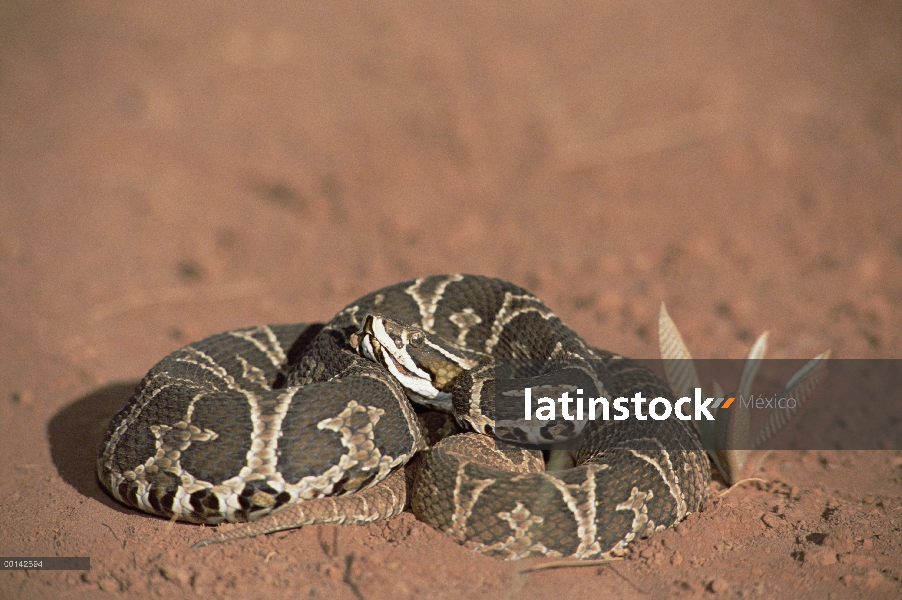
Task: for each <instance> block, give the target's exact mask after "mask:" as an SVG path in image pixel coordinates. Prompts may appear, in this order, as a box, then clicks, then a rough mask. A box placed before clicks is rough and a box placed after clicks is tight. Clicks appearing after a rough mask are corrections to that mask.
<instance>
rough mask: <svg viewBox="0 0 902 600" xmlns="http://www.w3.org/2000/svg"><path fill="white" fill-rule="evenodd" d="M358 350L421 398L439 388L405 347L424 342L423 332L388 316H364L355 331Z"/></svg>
mask: <svg viewBox="0 0 902 600" xmlns="http://www.w3.org/2000/svg"><path fill="white" fill-rule="evenodd" d="M357 339H358V340H359V345H358V351H359V352H360V353H361V354H363V355H364V356H366V357H367V358H369V359H371V360H373V361H375V362H377V363H379V364H381V365H382V366H384V367H385V368H386V369H388V370H389V372H390V373H391V374H392V376H393V377H394V378H395V379H396V380H398V382H399V383H400V384H401V385H402V386H403V387H404V389H405V390H407V391H408V392H409V393H413V394H415V395H417V396H420V397H422V398H436V397H437V396H439V395H440V394H442V391H441V390H439V389H437V388H436V387H435V385H434V384H433V381H432V375H431V374H430V373H429V372H428V371H427V370H425V369H423V368H421V367H420V366H419V365H417V363H416V361H415V360H414V359H413V358H412V357H411V356H410V352H409V351H408V347H414V348H416V347H419V346H421V345H422V344H423V332H422V331H420V330H418V329H410V328H405V327H404V326H403V325H402V324H400V323H398V322H396V321H393V320H392V319H389V318H387V317H381V316H378V315H367V317H366V319H365V320H364V323H363V328H362V329H361V331H360V332H359V333H358V334H357Z"/></svg>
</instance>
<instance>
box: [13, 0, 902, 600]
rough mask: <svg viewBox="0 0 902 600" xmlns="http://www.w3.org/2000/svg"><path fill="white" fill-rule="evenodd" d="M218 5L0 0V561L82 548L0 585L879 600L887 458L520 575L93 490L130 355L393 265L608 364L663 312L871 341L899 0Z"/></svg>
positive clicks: (292, 310) (878, 339) (812, 343)
mask: <svg viewBox="0 0 902 600" xmlns="http://www.w3.org/2000/svg"><path fill="white" fill-rule="evenodd" d="M220 4H221V3H215V2H192V3H176V2H163V3H160V2H128V3H122V2H102V1H96V2H86V1H85V2H47V1H43V2H42V1H37V0H35V1H31V2H3V3H2V4H0V44H2V46H0V161H2V162H0V300H2V306H0V432H2V440H0V554H2V555H4V556H51V555H61V556H90V557H91V570H90V571H89V572H86V573H82V572H77V571H69V572H66V571H57V572H49V571H48V572H28V573H25V572H21V571H17V572H0V596H3V597H6V598H13V597H17V598H59V597H71V598H93V597H97V598H100V597H109V596H130V597H143V596H147V595H151V596H166V597H169V596H198V597H201V596H203V597H211V596H232V597H254V598H280V597H285V598H289V597H290V598H306V597H311V598H312V597H317V598H331V597H337V598H366V599H368V600H369V599H378V598H390V599H396V598H406V597H425V598H450V597H462V596H466V597H485V598H499V597H511V598H512V597H518V598H519V597H522V598H542V597H554V598H593V597H600V596H604V597H610V598H640V597H641V598H658V597H665V596H679V597H709V596H716V597H726V598H730V597H736V598H779V597H795V598H823V597H835V598H869V599H873V598H898V597H900V596H902V533H900V528H902V501H900V496H902V453H900V452H899V451H893V450H887V451H873V452H865V451H842V452H841V451H829V452H827V451H810V452H783V453H778V454H775V455H772V456H771V457H770V458H769V459H768V460H767V461H766V462H765V463H764V465H763V467H762V469H761V471H760V473H758V475H759V476H760V477H761V478H763V479H764V480H766V481H767V483H766V484H761V485H755V484H746V485H743V486H740V487H739V488H737V489H735V490H733V491H732V492H731V493H730V494H729V495H727V496H724V497H722V498H715V499H712V500H711V501H709V502H708V503H707V504H706V505H705V506H704V510H703V511H702V512H701V513H698V514H695V515H692V516H690V517H689V518H688V519H687V520H686V521H685V522H684V523H683V524H681V525H680V526H679V527H678V528H676V529H675V530H669V531H666V532H664V533H661V534H658V535H655V536H653V537H652V538H650V539H648V540H643V541H641V542H639V543H637V544H635V546H634V547H633V551H632V554H631V555H630V556H629V557H628V558H627V559H626V560H623V561H620V562H615V563H611V564H609V565H604V566H600V567H583V568H568V569H560V570H553V571H537V572H530V573H521V570H523V569H524V568H525V567H528V566H530V565H535V564H540V563H542V562H547V561H521V562H519V563H505V562H501V561H498V560H495V559H491V558H487V557H484V556H481V555H476V554H474V553H473V552H471V551H470V550H468V549H467V548H464V547H460V546H458V545H457V544H455V543H453V542H452V541H451V540H449V539H448V538H446V537H445V536H444V535H443V534H441V533H440V532H437V531H434V530H432V529H431V528H430V527H428V526H426V525H425V524H423V523H420V522H418V521H417V520H416V519H415V518H414V517H413V516H412V515H411V514H407V513H405V514H404V515H402V516H401V517H399V518H396V519H394V520H392V521H389V522H382V523H376V524H372V525H369V526H365V527H337V526H314V527H307V528H305V529H301V530H296V531H291V532H285V533H280V534H276V535H271V536H266V537H261V538H257V539H252V540H244V541H240V542H237V543H232V544H228V545H223V546H217V547H210V548H205V549H202V550H192V549H190V547H189V546H190V545H191V543H192V542H194V541H197V540H198V539H200V538H202V537H204V536H206V535H207V533H208V531H204V530H202V529H201V528H199V527H196V526H192V525H185V524H175V523H169V522H167V521H165V520H161V519H158V518H153V517H149V516H145V515H143V514H140V513H138V512H136V511H133V510H129V509H127V508H125V507H123V506H120V505H118V504H117V503H115V502H114V501H113V500H111V499H110V498H109V497H108V496H107V495H106V494H105V493H104V492H103V491H102V490H101V489H100V487H99V486H98V484H97V483H96V481H95V479H94V474H93V469H94V467H93V462H94V458H95V455H96V451H97V445H98V443H99V439H100V436H101V435H102V434H103V431H104V429H105V427H106V423H107V421H108V419H109V418H110V416H111V415H112V414H113V413H114V412H115V411H116V409H117V408H118V406H120V405H121V404H122V403H123V402H125V401H126V399H127V397H128V395H129V393H130V391H131V388H132V386H133V385H134V384H135V383H136V381H137V380H138V379H139V378H140V377H141V376H142V375H143V374H144V373H145V372H146V371H147V369H148V368H149V367H150V366H151V365H153V363H155V362H156V361H157V360H158V359H160V358H161V357H162V356H164V355H165V354H166V353H168V352H170V351H171V350H173V349H175V348H177V347H179V346H181V345H184V344H186V343H188V342H190V341H193V340H196V339H198V338H201V337H203V336H206V335H209V334H213V333H216V332H219V331H222V330H225V329H232V328H236V327H239V326H246V325H251V324H259V323H274V322H290V321H313V320H324V319H327V318H329V317H330V316H331V314H332V313H333V312H335V311H336V310H338V309H339V308H340V307H342V306H343V305H345V304H346V303H347V302H349V301H351V300H353V299H354V298H356V297H358V296H359V295H361V294H363V293H365V292H368V291H370V290H372V289H375V288H377V287H380V286H383V285H386V284H389V283H393V282H395V281H400V280H402V279H407V278H411V277H415V276H418V275H424V274H428V273H438V272H453V271H463V272H471V273H483V274H487V275H493V276H498V277H502V278H504V279H508V280H511V281H515V282H517V283H520V284H521V285H524V286H526V287H528V288H530V289H532V290H533V291H535V292H536V293H538V294H540V295H541V296H542V297H543V298H544V299H545V300H546V302H547V303H549V304H550V305H551V306H552V307H553V308H555V309H556V311H557V312H558V314H560V315H561V317H562V318H563V319H564V320H565V321H566V322H567V323H568V324H569V325H571V326H572V327H573V328H574V329H576V330H577V331H578V332H580V333H581V334H582V335H583V336H584V337H585V338H586V339H587V340H589V341H590V342H592V343H593V344H596V345H599V346H603V347H607V348H610V349H613V350H617V351H619V352H622V353H625V354H627V355H633V356H644V357H649V356H654V355H655V354H656V346H657V342H656V335H655V329H656V325H655V323H656V314H657V310H658V306H659V304H660V303H661V302H662V301H666V302H667V305H668V307H669V308H670V312H671V314H672V315H673V317H674V319H675V320H676V322H677V324H678V325H679V327H680V328H681V330H682V332H683V334H684V336H685V337H686V339H687V343H688V344H689V346H690V348H691V349H692V350H693V352H694V353H695V355H696V356H699V357H732V358H739V357H742V356H744V354H745V352H746V351H747V349H748V347H749V345H750V343H751V341H752V340H753V338H754V336H755V335H757V334H758V333H760V332H761V331H763V330H764V329H769V330H771V332H772V335H771V352H770V356H773V357H792V358H809V357H811V356H814V355H815V354H817V353H819V352H821V351H822V350H824V349H826V348H831V349H832V351H833V356H835V357H841V358H850V357H853V358H855V357H857V358H861V357H882V358H899V357H902V200H900V199H902V168H900V165H902V152H900V149H902V35H900V31H902V5H900V3H899V2H898V1H896V2H849V1H832V2H831V1H826V2H825V1H814V0H810V1H805V0H787V1H785V2H773V3H767V2H755V1H747V2H731V3H726V2H694V3H684V2H649V3H641V2H638V3H637V2H622V1H616V0H615V1H611V2H569V3H552V2H519V3H516V4H513V3H505V2H500V3H494V2H476V3H468V4H466V5H465V6H461V5H458V4H457V3H453V4H452V3H448V4H440V5H439V4H436V5H432V4H430V5H428V6H424V5H423V3H402V2H396V1H395V2H393V1H388V2H381V3H378V4H377V3H367V2H356V3H355V2H346V3H341V4H340V5H339V4H338V3H316V4H313V3H306V2H305V3H288V2H286V3H281V2H272V3H248V4H247V5H243V6H231V5H230V7H229V8H222V7H221V6H220ZM896 447H898V446H896ZM722 490H723V486H722V485H720V484H718V483H715V484H713V485H712V492H713V493H714V494H717V493H719V492H720V491H722Z"/></svg>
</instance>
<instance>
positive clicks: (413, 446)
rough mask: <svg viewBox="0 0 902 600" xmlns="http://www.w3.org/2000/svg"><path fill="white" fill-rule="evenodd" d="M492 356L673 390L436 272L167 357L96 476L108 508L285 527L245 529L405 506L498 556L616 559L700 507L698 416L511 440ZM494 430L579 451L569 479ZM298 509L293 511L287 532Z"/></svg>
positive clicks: (543, 318) (484, 281)
mask: <svg viewBox="0 0 902 600" xmlns="http://www.w3.org/2000/svg"><path fill="white" fill-rule="evenodd" d="M499 358H512V359H540V360H545V361H555V360H564V359H566V360H567V361H570V362H569V363H568V364H574V362H575V364H576V365H577V367H576V370H577V371H578V373H577V375H579V376H580V377H582V378H583V381H586V382H587V383H586V384H585V385H587V386H594V387H595V393H603V394H605V395H607V396H608V397H610V398H613V397H617V396H625V397H631V396H632V395H634V394H635V393H642V394H643V395H645V396H647V397H649V398H653V397H656V396H664V397H670V396H671V393H670V390H669V389H668V388H667V386H666V385H665V384H664V383H663V382H662V381H661V380H659V379H658V378H657V377H656V376H655V375H653V374H652V373H651V372H650V371H648V370H647V369H645V368H644V367H641V366H639V365H638V364H636V363H634V362H632V361H630V360H629V359H626V358H623V357H620V356H618V355H615V354H612V353H610V352H605V351H600V350H596V349H593V348H590V347H589V346H587V345H586V344H585V343H584V342H583V341H582V340H581V339H580V338H579V337H578V336H577V335H576V334H575V333H574V332H572V331H571V330H570V329H568V328H567V327H565V326H564V325H563V324H562V323H561V321H560V320H559V319H558V318H557V317H556V316H555V315H554V314H553V313H552V312H551V310H550V309H548V308H547V307H546V306H545V305H544V304H543V303H542V302H541V301H540V300H539V299H538V298H536V297H535V296H533V295H531V294H529V293H528V292H526V291H525V290H523V289H521V288H519V287H517V286H515V285H513V284H510V283H506V282H503V281H500V280H497V279H490V278H486V277H481V276H474V275H444V276H432V277H425V278H421V279H417V280H413V281H407V282H403V283H398V284H395V285H392V286H389V287H386V288H383V289H381V290H378V291H376V292H373V293H371V294H368V295H367V296H364V297H363V298H361V299H359V300H358V301H356V302H354V303H353V304H351V305H349V306H348V307H346V308H345V309H343V310H342V311H340V312H339V313H338V314H337V315H336V316H335V317H334V318H333V319H332V320H331V321H329V322H328V323H327V324H325V325H304V324H296V325H278V326H262V327H255V328H250V329H241V330H234V331H228V332H225V333H222V334H219V335H216V336H213V337H210V338H207V339H205V340H202V341H200V342H197V343H194V344H191V345H189V346H186V347H184V348H182V349H180V350H177V351H175V352H173V353H172V354H170V355H169V356H167V357H166V358H164V359H163V360H162V361H161V362H160V363H158V364H157V365H156V366H154V367H153V368H152V369H151V371H150V372H149V373H148V374H147V376H146V377H145V378H144V380H143V381H142V382H141V384H140V385H139V386H138V389H137V390H136V391H135V394H134V396H133V397H132V399H131V401H130V402H129V404H128V405H127V406H126V407H125V408H124V409H123V410H122V411H121V412H120V413H119V414H118V415H117V416H116V417H115V418H114V420H113V422H112V424H111V427H110V430H109V433H108V435H107V439H106V440H105V442H104V444H103V447H102V449H101V456H100V458H99V460H98V463H97V472H98V477H99V479H100V481H101V482H102V483H103V485H104V486H105V487H106V488H107V489H108V490H109V491H110V492H111V493H112V495H113V496H114V497H115V498H116V499H117V500H119V501H120V502H123V503H125V504H128V505H130V506H133V507H136V508H139V509H141V510H143V511H146V512H149V513H153V514H156V515H160V516H163V517H167V518H176V519H178V520H183V521H189V522H193V523H208V524H217V523H220V522H223V521H229V522H241V521H254V520H257V519H260V518H262V517H266V515H269V516H268V517H266V518H265V519H263V521H259V523H264V522H265V521H266V520H267V519H269V520H274V522H277V524H275V525H271V526H268V527H258V528H257V529H249V530H248V531H249V532H250V533H249V534H250V535H253V534H255V533H262V532H266V531H273V530H276V529H284V528H287V527H291V526H298V525H301V524H307V523H314V522H366V521H371V520H375V519H377V518H385V517H388V516H392V515H394V514H397V513H398V512H399V511H400V510H402V509H403V508H404V506H405V503H406V502H408V499H409V504H410V506H411V508H412V510H413V511H414V513H415V514H416V515H417V516H418V518H420V519H421V520H423V521H425V522H427V523H429V524H430V525H432V526H434V527H436V528H438V529H440V530H442V531H444V532H446V533H447V534H448V535H450V536H451V537H453V538H454V539H456V540H457V541H459V542H461V543H466V544H468V545H470V546H471V547H473V548H475V549H476V550H479V551H481V552H484V553H487V554H491V555H495V556H500V557H503V558H520V557H525V556H532V555H553V556H576V557H579V558H593V557H599V556H605V555H608V554H617V553H619V552H620V551H622V550H623V548H624V547H625V546H626V544H628V543H629V542H630V541H631V540H633V539H635V538H636V537H641V536H645V535H648V534H650V533H652V532H653V531H656V530H658V529H661V528H664V527H667V526H669V525H672V524H674V523H676V522H677V521H679V520H680V519H682V518H683V517H684V516H686V515H687V514H688V513H689V512H692V511H693V510H696V509H697V508H698V506H699V504H700V503H701V502H702V501H703V500H704V498H705V497H706V494H707V490H708V484H709V481H710V471H709V467H708V461H707V457H706V456H705V454H704V452H703V450H702V449H701V446H700V444H699V443H698V440H697V437H696V434H695V432H694V430H693V429H692V425H691V423H687V422H683V421H679V420H677V419H675V418H671V419H668V420H666V421H636V420H632V419H631V420H628V421H623V422H609V421H597V422H590V424H589V425H586V427H585V429H584V430H582V431H561V430H560V429H554V428H550V429H549V428H547V427H546V428H544V429H541V430H539V429H525V428H523V427H522V424H520V426H518V425H516V424H514V425H511V426H508V427H506V428H505V427H503V426H502V423H501V422H500V421H499V422H496V415H495V414H494V405H493V402H494V397H495V391H496V390H495V384H496V382H495V381H494V380H493V375H492V373H493V370H492V367H493V364H494V361H495V360H496V359H499ZM410 400H413V401H414V402H416V403H418V404H419V405H420V406H421V407H426V408H428V409H432V410H439V411H444V412H445V413H449V414H453V415H454V417H455V419H456V421H457V422H458V423H459V424H460V425H461V426H462V427H463V428H464V429H465V430H468V431H469V433H463V434H460V433H458V434H456V435H449V434H450V433H453V432H454V431H455V428H454V426H453V425H447V424H446V425H443V426H442V427H444V429H443V430H442V431H441V432H439V433H436V432H435V431H428V430H427V429H426V428H425V423H427V422H430V417H429V415H430V414H434V413H424V414H418V413H417V411H419V412H421V413H423V412H424V411H423V409H422V408H420V409H417V410H415V409H414V407H413V406H412V405H411V403H410ZM431 421H432V422H440V421H441V420H440V419H439V420H436V419H434V418H433V419H431ZM457 431H460V430H459V429H458V430H457ZM488 433H495V434H500V435H501V437H502V438H504V439H506V440H509V441H515V440H518V439H519V440H521V441H527V442H532V443H537V442H554V441H555V440H558V439H563V438H562V437H560V436H564V437H567V436H571V437H572V436H575V435H577V434H579V435H580V436H581V437H580V438H579V439H581V440H582V443H581V446H580V449H579V450H574V451H572V452H568V453H565V454H567V459H566V460H568V461H569V464H566V465H565V467H569V468H562V469H560V470H555V471H544V470H543V469H544V466H543V461H542V455H541V453H539V452H537V451H535V450H528V449H526V448H524V447H521V446H518V445H515V444H508V443H506V442H502V441H498V440H497V439H496V438H495V437H492V436H490V435H486V434H488ZM427 440H428V442H429V443H428V444H427ZM430 445H431V447H428V446H430ZM415 454H416V455H417V456H416V458H415V460H413V461H411V459H413V458H414V455H415ZM409 462H410V464H408V463H409ZM405 465H408V466H407V467H406V469H407V472H408V477H407V485H405V484H404V478H403V477H402V475H401V470H402V468H405V467H404V466H405ZM323 503H327V504H328V506H324V505H323ZM277 509H282V510H280V511H278V512H274V511H277ZM290 510H299V511H301V513H303V515H298V516H294V517H291V518H292V519H294V520H293V521H291V520H290V519H288V518H286V516H285V515H287V514H288V513H289V512H290ZM271 513H274V514H271ZM254 525H256V524H251V525H248V526H246V527H249V528H253V527H254ZM231 537H244V535H234V536H231Z"/></svg>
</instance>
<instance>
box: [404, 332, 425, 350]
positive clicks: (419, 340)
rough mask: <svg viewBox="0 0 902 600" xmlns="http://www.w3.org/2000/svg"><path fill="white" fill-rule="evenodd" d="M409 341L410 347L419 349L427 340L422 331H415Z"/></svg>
mask: <svg viewBox="0 0 902 600" xmlns="http://www.w3.org/2000/svg"><path fill="white" fill-rule="evenodd" d="M408 339H409V340H410V345H411V346H413V347H414V348H417V347H419V346H422V345H423V341H425V339H426V338H425V336H424V335H423V332H422V331H414V332H413V333H411V334H410V337H408Z"/></svg>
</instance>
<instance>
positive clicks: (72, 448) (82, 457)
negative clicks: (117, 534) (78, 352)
mask: <svg viewBox="0 0 902 600" xmlns="http://www.w3.org/2000/svg"><path fill="white" fill-rule="evenodd" d="M138 383H139V381H138V380H135V381H121V382H117V383H111V384H109V385H105V386H103V387H102V388H99V389H96V390H94V391H92V392H90V393H88V394H87V395H85V396H82V397H81V398H79V399H77V400H75V401H74V402H72V403H71V404H69V405H67V406H65V407H64V408H63V409H62V410H60V411H59V412H58V413H56V414H55V415H54V416H53V418H52V419H50V423H49V424H48V425H47V438H48V440H49V441H50V457H51V459H52V460H53V464H54V465H55V466H56V471H57V473H59V475H60V477H62V478H63V480H64V481H65V482H66V483H68V484H69V485H71V486H72V487H74V488H75V489H76V490H78V492H79V493H81V494H82V495H84V496H86V497H88V498H92V499H94V500H97V501H98V502H100V503H102V504H104V505H106V506H108V507H110V508H113V509H116V510H121V511H123V512H124V511H125V510H126V509H125V508H124V507H122V506H121V505H119V504H118V503H117V502H116V501H115V500H113V499H112V498H111V497H110V496H109V494H107V493H106V491H105V490H104V489H103V488H102V487H101V486H100V483H99V482H98V481H97V475H96V470H95V464H96V463H97V457H98V456H99V452H100V444H101V443H102V442H103V439H104V437H105V435H106V431H107V428H108V427H109V425H110V421H111V420H112V419H113V417H114V416H116V413H118V412H119V411H120V410H121V409H122V408H123V407H124V406H125V404H126V403H127V402H128V399H129V398H130V397H131V395H132V392H134V391H135V387H136V386H137V385H138Z"/></svg>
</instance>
